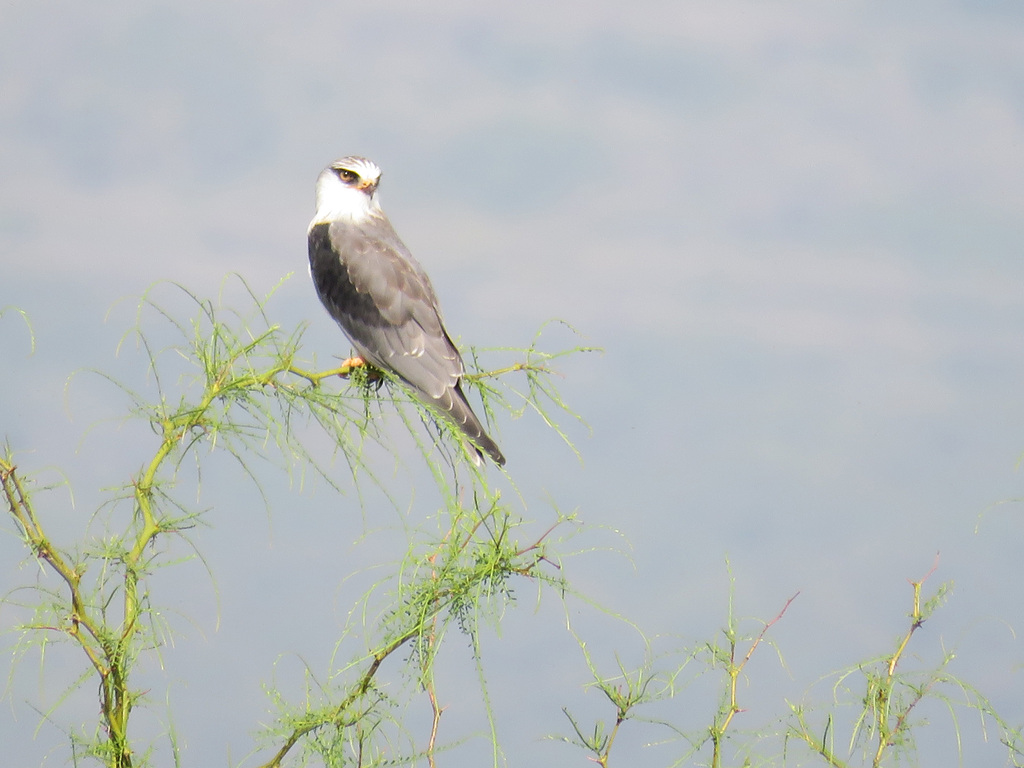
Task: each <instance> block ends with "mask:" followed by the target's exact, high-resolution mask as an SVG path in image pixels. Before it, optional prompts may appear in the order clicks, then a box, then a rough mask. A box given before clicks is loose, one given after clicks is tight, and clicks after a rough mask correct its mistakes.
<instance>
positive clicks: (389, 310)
mask: <svg viewBox="0 0 1024 768" xmlns="http://www.w3.org/2000/svg"><path fill="white" fill-rule="evenodd" d="M379 183H380V168H378V167H377V166H376V165H374V164H373V163H372V162H370V161H369V160H367V159H365V158H362V157H343V158H342V159H341V160H338V161H337V162H335V163H332V164H331V165H330V166H329V167H327V168H325V169H324V170H323V172H322V173H321V174H320V176H319V177H318V178H317V180H316V215H315V216H314V217H313V220H312V221H311V222H310V224H309V232H308V238H309V273H310V275H311V276H312V277H313V285H315V286H316V292H317V295H319V297H320V301H321V302H323V305H324V306H325V307H326V308H327V311H328V312H329V313H330V315H331V317H333V318H334V320H335V321H336V322H337V323H338V325H340V326H341V330H343V331H344V332H345V335H346V336H348V338H349V340H351V342H352V344H353V345H354V346H355V348H356V351H357V352H358V354H359V356H360V357H361V358H362V360H363V361H365V362H366V363H368V364H369V365H371V366H374V367H376V368H379V369H381V370H385V371H390V372H392V373H393V374H395V375H396V376H398V378H399V379H401V380H402V381H403V382H405V384H406V385H408V387H409V388H410V389H411V390H412V392H413V394H414V395H415V396H416V397H417V398H418V399H419V400H420V401H422V402H423V403H425V404H426V405H428V406H430V407H432V408H434V409H436V410H437V411H440V412H441V413H442V414H443V415H444V416H446V417H447V418H449V419H450V420H451V421H452V422H453V423H454V424H455V425H456V426H457V427H458V428H459V429H460V430H461V431H462V432H463V433H464V434H465V435H466V437H467V438H468V439H469V441H470V442H471V443H472V445H473V452H472V453H473V458H474V459H475V460H476V462H477V463H478V464H479V463H480V460H481V457H482V453H481V451H483V452H486V453H487V455H489V456H490V457H491V459H493V460H494V462H495V463H496V464H498V465H502V464H504V463H505V457H504V456H502V455H501V451H500V450H499V449H498V446H497V445H496V444H495V442H494V441H493V440H491V438H490V437H489V436H488V435H487V433H486V432H484V428H483V426H482V425H481V424H480V420H479V419H478V418H477V417H476V414H475V413H473V409H472V408H470V407H469V402H468V401H467V400H466V396H465V395H464V394H463V393H462V384H461V382H462V376H463V374H464V373H465V370H466V369H465V366H464V364H463V362H462V356H461V355H460V354H459V351H458V350H457V349H456V348H455V345H454V344H453V343H452V340H451V338H450V337H449V336H448V332H447V331H446V330H445V328H444V323H443V322H442V320H441V310H440V308H439V307H438V303H437V296H435V295H434V289H433V287H431V285H430V278H428V277H427V274H426V272H424V271H423V268H422V267H421V266H420V265H419V263H418V262H417V261H416V259H414V258H413V257H412V254H411V253H409V249H408V248H406V247H405V244H404V243H403V242H402V241H401V240H400V239H399V237H398V235H397V234H396V233H395V230H394V228H393V227H392V226H391V222H390V221H388V217H387V216H386V215H385V213H384V211H383V210H381V207H380V203H379V202H378V200H377V185H378V184H379Z"/></svg>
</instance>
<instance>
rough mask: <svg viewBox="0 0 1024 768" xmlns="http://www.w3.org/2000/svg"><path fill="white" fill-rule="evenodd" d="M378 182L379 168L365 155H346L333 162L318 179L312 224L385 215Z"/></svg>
mask: <svg viewBox="0 0 1024 768" xmlns="http://www.w3.org/2000/svg"><path fill="white" fill-rule="evenodd" d="M379 183H380V168H378V167H377V166H376V165H374V164H373V163H372V162H371V161H369V160H367V159H366V158H365V157H343V158H341V160H337V161H335V162H333V163H331V165H329V166H328V167H327V168H324V170H323V171H321V172H320V175H319V176H318V177H317V180H316V215H315V216H314V217H313V222H312V224H323V223H325V222H330V221H337V220H339V219H341V220H344V221H349V222H352V223H359V222H361V221H365V220H366V219H368V218H370V217H371V216H381V215H383V212H382V211H381V208H380V203H379V202H377V185H378V184H379ZM312 224H311V226H312Z"/></svg>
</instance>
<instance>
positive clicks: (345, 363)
mask: <svg viewBox="0 0 1024 768" xmlns="http://www.w3.org/2000/svg"><path fill="white" fill-rule="evenodd" d="M365 366H366V361H365V360H363V358H361V357H358V356H356V357H347V358H345V359H344V360H342V361H341V368H342V372H341V373H339V374H338V376H339V377H340V378H342V379H347V378H348V375H349V374H350V373H351V372H352V369H353V368H364V367H365Z"/></svg>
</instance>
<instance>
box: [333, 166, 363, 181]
mask: <svg viewBox="0 0 1024 768" xmlns="http://www.w3.org/2000/svg"><path fill="white" fill-rule="evenodd" d="M337 173H338V177H339V178H340V179H341V180H342V181H344V182H345V183H346V184H351V183H352V182H353V181H358V180H359V174H358V173H356V172H355V171H350V170H349V169H348V168H338V169H337Z"/></svg>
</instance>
